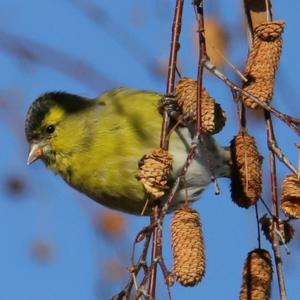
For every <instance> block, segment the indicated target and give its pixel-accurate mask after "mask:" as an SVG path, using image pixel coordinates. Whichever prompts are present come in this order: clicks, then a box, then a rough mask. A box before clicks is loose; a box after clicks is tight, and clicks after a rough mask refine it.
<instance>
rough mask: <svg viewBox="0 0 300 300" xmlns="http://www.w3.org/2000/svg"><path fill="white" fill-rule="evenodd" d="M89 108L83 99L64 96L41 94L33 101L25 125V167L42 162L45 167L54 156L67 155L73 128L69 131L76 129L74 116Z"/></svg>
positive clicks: (74, 96) (57, 93)
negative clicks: (57, 153)
mask: <svg viewBox="0 0 300 300" xmlns="http://www.w3.org/2000/svg"><path fill="white" fill-rule="evenodd" d="M89 106H90V101H88V100H86V99H85V98H82V97H79V96H76V95H72V94H68V93H64V92H50V93H45V94H43V95H41V96H40V97H39V98H37V99H36V100H35V101H34V102H33V103H32V105H31V106H30V108H29V110H28V113H27V116H26V121H25V135H26V139H27V141H28V143H29V145H30V149H29V155H28V160H27V164H31V163H33V162H34V161H36V160H38V159H42V160H43V161H44V162H45V163H46V165H49V164H50V162H51V160H53V159H54V158H55V154H56V152H58V151H60V152H67V151H68V149H69V147H68V145H70V144H71V139H72V137H74V136H75V135H76V128H72V127H74V126H76V120H75V121H74V116H76V115H78V113H80V112H81V111H83V110H85V108H87V107H89ZM78 126H80V124H78Z"/></svg>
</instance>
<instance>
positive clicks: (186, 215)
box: [171, 207, 205, 286]
mask: <svg viewBox="0 0 300 300" xmlns="http://www.w3.org/2000/svg"><path fill="white" fill-rule="evenodd" d="M171 238H172V249H173V258H174V266H173V271H174V274H175V276H176V279H177V281H179V282H180V283H181V284H182V285H183V286H194V285H196V284H198V283H199V282H200V281H201V279H202V277H203V276H204V273H205V252H204V243H203V233H202V229H201V223H200V219H199V214H198V212H197V211H195V210H194V209H192V208H188V207H185V208H179V209H177V210H175V212H174V216H173V219H172V222H171Z"/></svg>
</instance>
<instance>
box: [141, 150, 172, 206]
mask: <svg viewBox="0 0 300 300" xmlns="http://www.w3.org/2000/svg"><path fill="white" fill-rule="evenodd" d="M171 170H172V157H171V155H170V154H169V152H168V151H166V150H163V149H161V148H158V149H153V150H152V151H151V152H150V154H147V155H145V156H144V157H143V158H142V160H141V163H140V167H139V170H138V174H137V178H138V180H140V181H141V182H142V183H143V185H144V188H145V190H146V192H147V193H149V195H150V196H151V197H152V199H154V200H155V199H159V198H160V197H162V196H163V195H164V193H165V190H166V189H167V188H168V186H167V182H168V177H169V175H170V173H171Z"/></svg>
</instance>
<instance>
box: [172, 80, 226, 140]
mask: <svg viewBox="0 0 300 300" xmlns="http://www.w3.org/2000/svg"><path fill="white" fill-rule="evenodd" d="M176 101H177V103H178V106H179V107H180V108H181V109H182V114H183V119H184V120H185V121H190V120H192V121H196V119H197V81H195V80H193V79H191V78H187V77H183V78H181V79H180V80H179V81H178V83H177V85H176ZM201 121H202V132H203V133H207V134H215V133H218V132H219V131H221V130H222V128H223V127H224V125H225V122H226V114H225V112H224V111H223V110H222V108H221V106H220V104H218V103H216V101H215V100H214V99H213V98H212V97H211V96H209V94H208V92H207V91H206V90H205V89H204V88H203V89H202V103H201Z"/></svg>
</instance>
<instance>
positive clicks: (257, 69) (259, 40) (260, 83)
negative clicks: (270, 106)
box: [243, 21, 284, 109]
mask: <svg viewBox="0 0 300 300" xmlns="http://www.w3.org/2000/svg"><path fill="white" fill-rule="evenodd" d="M283 29H284V22H283V21H268V22H263V23H261V24H260V25H258V26H257V27H256V28H255V29H254V33H253V43H252V47H251V49H250V52H249V55H248V59H247V63H246V68H245V76H246V78H247V79H248V81H247V82H246V83H245V84H244V86H243V90H244V91H246V92H248V93H250V94H252V95H253V96H255V97H257V98H259V99H260V100H261V101H263V102H266V103H269V102H270V101H271V99H272V97H273V88H274V79H275V73H276V70H277V67H278V63H279V59H280V54H281V48H282V37H281V34H282V32H283ZM243 101H244V103H245V104H246V106H247V107H249V108H252V109H255V108H257V107H258V104H257V103H256V102H255V101H253V100H252V99H250V98H248V97H246V96H244V97H243Z"/></svg>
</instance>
